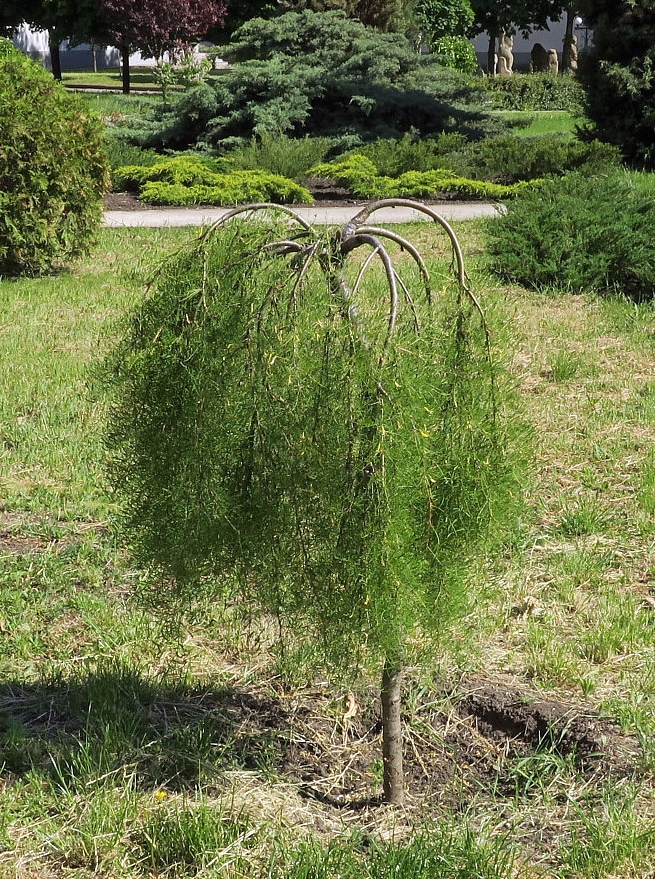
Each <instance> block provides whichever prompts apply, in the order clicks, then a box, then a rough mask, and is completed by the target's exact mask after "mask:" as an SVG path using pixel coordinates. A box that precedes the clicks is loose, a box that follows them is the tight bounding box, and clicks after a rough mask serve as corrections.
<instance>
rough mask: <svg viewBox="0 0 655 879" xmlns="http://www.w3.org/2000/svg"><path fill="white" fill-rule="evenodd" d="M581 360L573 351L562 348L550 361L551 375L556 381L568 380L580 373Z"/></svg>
mask: <svg viewBox="0 0 655 879" xmlns="http://www.w3.org/2000/svg"><path fill="white" fill-rule="evenodd" d="M580 367H581V360H580V357H579V355H577V354H575V353H573V352H572V351H567V350H565V349H560V350H559V351H558V352H557V353H556V354H555V356H554V357H553V359H552V360H550V361H549V363H548V370H549V374H550V377H551V378H552V380H553V381H554V382H557V383H559V382H567V381H570V380H571V379H572V378H575V376H576V375H578V374H579V372H580Z"/></svg>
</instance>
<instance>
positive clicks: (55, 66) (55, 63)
mask: <svg viewBox="0 0 655 879" xmlns="http://www.w3.org/2000/svg"><path fill="white" fill-rule="evenodd" d="M59 46H60V42H59V40H58V39H57V37H55V36H53V33H52V31H48V49H49V50H50V67H51V69H52V75H53V76H54V78H55V79H58V80H59V82H61V56H60V54H59Z"/></svg>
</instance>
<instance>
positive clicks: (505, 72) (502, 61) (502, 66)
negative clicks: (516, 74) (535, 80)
mask: <svg viewBox="0 0 655 879" xmlns="http://www.w3.org/2000/svg"><path fill="white" fill-rule="evenodd" d="M496 73H497V74H498V76H511V75H512V71H511V70H509V68H508V67H507V60H506V58H505V56H504V55H500V56H499V57H498V66H497V68H496Z"/></svg>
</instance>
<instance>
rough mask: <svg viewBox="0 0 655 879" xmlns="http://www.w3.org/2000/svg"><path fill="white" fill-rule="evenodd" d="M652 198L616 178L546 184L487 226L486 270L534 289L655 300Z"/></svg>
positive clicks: (520, 198)
mask: <svg viewBox="0 0 655 879" xmlns="http://www.w3.org/2000/svg"><path fill="white" fill-rule="evenodd" d="M653 228H655V203H654V202H653V198H652V191H651V192H649V191H648V189H646V188H643V187H642V188H640V187H639V186H637V185H635V184H634V182H633V181H632V179H631V178H630V176H628V175H627V174H625V173H622V172H618V173H614V174H610V175H607V176H605V177H587V176H585V175H583V174H580V173H575V174H570V175H568V176H566V177H561V178H550V179H547V180H545V181H544V182H543V183H542V184H541V185H540V186H538V187H536V188H532V189H525V190H524V191H523V192H521V193H520V194H519V195H518V196H517V197H516V199H515V200H514V201H513V202H512V203H510V204H508V207H507V214H506V216H504V217H495V218H494V219H493V220H490V221H489V222H488V223H487V226H486V229H487V237H488V248H487V249H488V254H489V257H490V260H491V267H492V268H493V269H494V271H495V272H496V273H497V274H499V275H500V276H501V277H503V278H505V279H507V280H510V281H516V282H518V283H519V284H523V285H524V286H525V287H529V288H533V289H543V288H557V289H560V290H571V291H572V292H576V293H582V292H595V293H601V294H602V293H620V294H622V295H624V296H627V297H629V298H630V299H634V300H635V301H645V300H652V299H653V298H654V297H655V244H654V242H653Z"/></svg>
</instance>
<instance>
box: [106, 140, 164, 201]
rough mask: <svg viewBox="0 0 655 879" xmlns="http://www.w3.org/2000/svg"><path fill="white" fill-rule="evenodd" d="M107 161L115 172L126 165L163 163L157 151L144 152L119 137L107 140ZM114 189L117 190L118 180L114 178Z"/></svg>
mask: <svg viewBox="0 0 655 879" xmlns="http://www.w3.org/2000/svg"><path fill="white" fill-rule="evenodd" d="M105 146H106V150H107V159H108V161H109V167H110V169H111V171H112V174H113V172H115V171H117V170H118V168H123V167H125V165H155V164H156V163H157V162H161V158H162V157H161V154H160V153H157V152H155V150H142V149H141V148H140V147H137V146H134V144H130V143H125V141H123V140H120V139H119V138H117V137H111V136H109V137H108V138H107V140H106V144H105ZM112 181H113V182H114V188H116V180H115V179H114V177H113V176H112Z"/></svg>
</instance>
